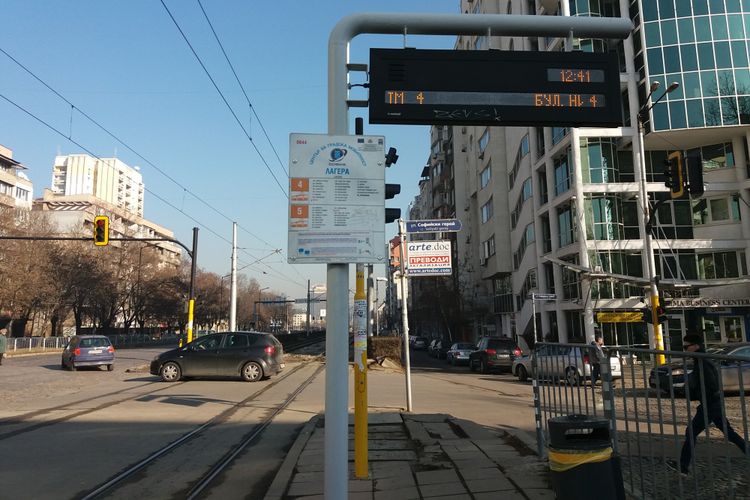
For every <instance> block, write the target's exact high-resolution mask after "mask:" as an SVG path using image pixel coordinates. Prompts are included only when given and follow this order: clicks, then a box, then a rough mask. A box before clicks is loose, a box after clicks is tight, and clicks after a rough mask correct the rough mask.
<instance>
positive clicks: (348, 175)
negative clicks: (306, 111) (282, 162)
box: [288, 134, 385, 264]
mask: <svg viewBox="0 0 750 500" xmlns="http://www.w3.org/2000/svg"><path fill="white" fill-rule="evenodd" d="M384 196H385V139H384V137H383V136H374V135H339V136H331V135H324V134H290V135H289V248H288V261H289V263H290V264H302V263H305V264H308V263H309V264H313V263H363V264H373V263H380V262H384V261H385V225H384V223H383V221H384V220H385V203H384V200H385V198H384Z"/></svg>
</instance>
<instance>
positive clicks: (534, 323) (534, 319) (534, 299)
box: [531, 293, 539, 342]
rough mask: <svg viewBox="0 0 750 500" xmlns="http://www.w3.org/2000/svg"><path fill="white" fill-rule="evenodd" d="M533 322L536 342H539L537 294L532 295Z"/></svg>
mask: <svg viewBox="0 0 750 500" xmlns="http://www.w3.org/2000/svg"><path fill="white" fill-rule="evenodd" d="M531 322H532V324H533V325H534V342H539V337H537V333H536V294H535V293H532V294H531Z"/></svg>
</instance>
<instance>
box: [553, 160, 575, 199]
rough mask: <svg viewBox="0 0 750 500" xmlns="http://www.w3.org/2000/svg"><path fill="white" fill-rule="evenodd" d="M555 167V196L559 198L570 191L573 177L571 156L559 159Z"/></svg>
mask: <svg viewBox="0 0 750 500" xmlns="http://www.w3.org/2000/svg"><path fill="white" fill-rule="evenodd" d="M568 154H569V152H568ZM554 165H555V196H559V195H561V194H562V193H564V192H565V191H567V190H569V189H570V185H571V180H572V175H571V172H570V167H569V156H568V155H566V156H563V157H561V158H557V159H556V160H555V162H554Z"/></svg>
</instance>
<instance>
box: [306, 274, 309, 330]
mask: <svg viewBox="0 0 750 500" xmlns="http://www.w3.org/2000/svg"><path fill="white" fill-rule="evenodd" d="M305 323H306V326H305V332H307V335H308V336H309V335H310V280H307V316H306V317H305Z"/></svg>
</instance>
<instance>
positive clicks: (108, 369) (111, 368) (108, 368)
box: [107, 365, 115, 372]
mask: <svg viewBox="0 0 750 500" xmlns="http://www.w3.org/2000/svg"><path fill="white" fill-rule="evenodd" d="M114 369H115V365H107V371H108V372H111V371H112V370H114Z"/></svg>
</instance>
